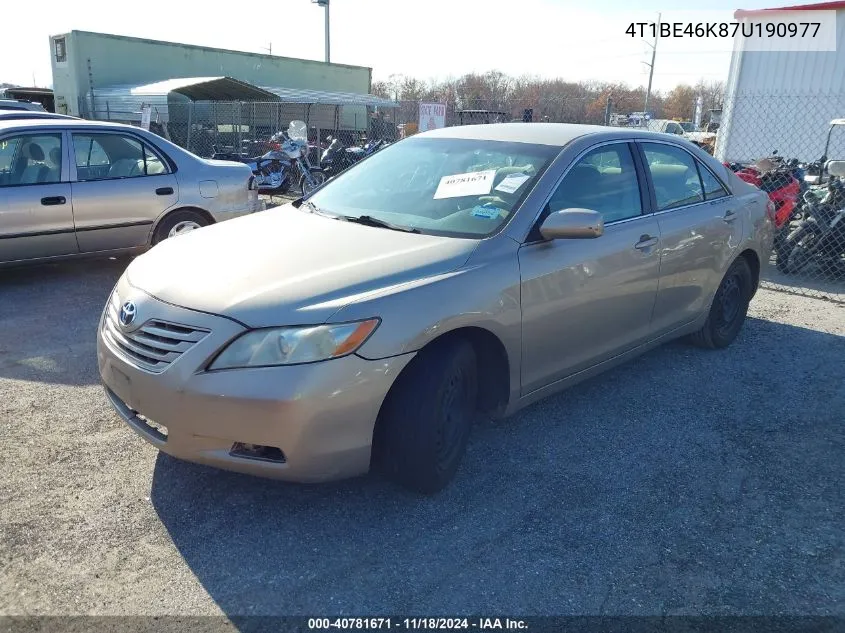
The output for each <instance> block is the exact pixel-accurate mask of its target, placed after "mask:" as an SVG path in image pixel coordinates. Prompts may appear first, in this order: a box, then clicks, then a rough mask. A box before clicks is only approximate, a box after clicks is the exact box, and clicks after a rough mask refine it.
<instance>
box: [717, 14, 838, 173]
mask: <svg viewBox="0 0 845 633" xmlns="http://www.w3.org/2000/svg"><path fill="white" fill-rule="evenodd" d="M784 9H790V10H795V11H802V12H803V13H799V14H784V13H782V11H783V10H784ZM816 11H833V12H835V13H836V33H835V37H836V49H835V51H806V50H777V48H783V42H782V41H781V42H779V43H778V44H777V45H773V50H759V48H760V47H759V46H755V50H743V46H744V44H743V41H742V40H737V41H736V44H735V48H734V52H733V55H732V57H731V65H730V71H729V75H728V81H727V85H726V88H725V100H724V106H723V111H722V118H721V123H720V127H719V132H718V140H717V143H716V150H715V155H716V157H717V158H719V159H721V160H723V161H736V162H745V161H752V160H755V159H757V158H760V157H761V156H766V155H769V154H771V152H772V151H774V150H777V151H778V153H779V154H780V155H781V156H786V157H790V158H792V157H795V158H798V159H799V160H803V161H810V160H816V159H818V158H819V157H820V155H821V153H822V151H823V149H824V144H825V138H826V136H827V131H828V124H829V122H830V121H831V120H832V119H836V118H842V117H845V2H842V1H839V2H823V3H817V4H807V5H799V6H792V7H781V8H780V9H760V10H751V11H742V10H740V11H736V12H735V14H734V17H735V18H736V19H737V20H738V21H747V22H749V23H762V24H764V25H765V23H767V22H771V21H773V20H775V21H783V22H795V21H798V20H801V21H803V20H807V21H809V22H812V21H814V20H813V15H814V12H816ZM802 16H803V17H802ZM834 151H837V152H839V153H841V154H842V157H843V158H845V145H843V146H842V147H838V148H834Z"/></svg>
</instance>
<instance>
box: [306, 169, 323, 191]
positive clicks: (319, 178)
mask: <svg viewBox="0 0 845 633" xmlns="http://www.w3.org/2000/svg"><path fill="white" fill-rule="evenodd" d="M311 177H312V178H313V179H314V183H315V184H314V186H313V187H311V186H309V185H308V182H307V181H306V180H305V176H301V177H300V179H299V192H300V193H301V194H302V195H303V196H307V195H308V194H309V193H311V192H312V191H314V189H316V188H317V187H319V186H320V185H322V184H323V183H324V182H326V174H324V173H323V172H322V171H321V170H319V169H312V170H311Z"/></svg>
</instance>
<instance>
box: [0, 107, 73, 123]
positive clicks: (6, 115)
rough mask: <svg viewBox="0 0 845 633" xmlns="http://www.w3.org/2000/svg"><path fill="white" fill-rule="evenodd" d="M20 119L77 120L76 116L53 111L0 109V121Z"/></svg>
mask: <svg viewBox="0 0 845 633" xmlns="http://www.w3.org/2000/svg"><path fill="white" fill-rule="evenodd" d="M21 119H70V120H72V121H74V120H76V121H78V120H79V119H77V118H76V117H72V116H68V115H66V114H56V113H55V112H43V111H39V110H2V109H0V121H14V120H21Z"/></svg>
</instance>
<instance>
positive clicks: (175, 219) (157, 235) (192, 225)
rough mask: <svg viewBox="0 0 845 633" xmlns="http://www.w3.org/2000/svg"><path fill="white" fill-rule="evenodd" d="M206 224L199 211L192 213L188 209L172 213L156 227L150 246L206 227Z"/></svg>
mask: <svg viewBox="0 0 845 633" xmlns="http://www.w3.org/2000/svg"><path fill="white" fill-rule="evenodd" d="M208 224H209V221H208V218H207V217H205V216H204V215H203V214H202V213H200V212H199V211H192V210H190V209H181V210H180V211H174V212H173V213H171V214H170V215H168V216H166V217H165V218H164V219H163V220H162V221H161V222H160V223H159V225H158V226H157V227H156V230H155V232H154V233H153V240H152V245H153V246H155V245H156V244H158V243H159V242H161V241H163V240H166V239H167V238H168V237H175V236H176V235H177V234H181V233H183V232H184V233H187V232H189V231H193V230H195V229H199V228H202V227H204V226H207V225H208ZM180 227H182V229H180Z"/></svg>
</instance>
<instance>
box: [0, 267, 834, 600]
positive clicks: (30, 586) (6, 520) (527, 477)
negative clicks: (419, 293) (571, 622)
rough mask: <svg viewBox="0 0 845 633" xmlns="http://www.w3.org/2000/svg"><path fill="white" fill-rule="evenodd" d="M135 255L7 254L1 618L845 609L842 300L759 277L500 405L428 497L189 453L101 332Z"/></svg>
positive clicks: (0, 311)
mask: <svg viewBox="0 0 845 633" xmlns="http://www.w3.org/2000/svg"><path fill="white" fill-rule="evenodd" d="M125 264H126V261H125V260H123V261H120V260H118V261H108V260H106V261H92V262H87V263H77V264H72V265H67V264H65V265H61V266H50V267H39V268H30V269H25V270H18V271H6V272H0V463H2V470H3V475H2V485H0V613H2V614H11V615H14V614H20V615H24V614H71V613H74V614H158V615H163V614H197V615H210V614H219V613H225V614H228V615H246V614H289V615H297V614H301V615H320V614H326V613H334V614H338V613H344V614H360V615H386V614H395V613H397V612H408V613H416V614H443V615H447V614H449V615H454V614H479V613H481V614H500V613H501V614H513V615H518V614H560V615H562V614H724V615H729V614H784V613H789V614H817V615H822V614H840V615H841V614H845V550H844V549H843V543H845V537H843V526H844V525H845V503H843V502H845V495H844V494H843V485H842V474H843V466H845V432H843V428H845V427H844V426H843V423H845V414H844V413H843V412H845V362H843V359H845V306H842V305H837V304H834V303H829V302H824V301H820V300H815V299H806V298H802V297H797V296H791V295H787V294H780V293H775V292H771V291H766V290H761V291H760V293H759V294H758V296H757V298H756V299H755V301H754V304H753V306H752V318H750V320H749V322H748V323H747V325H746V327H745V329H744V331H743V333H742V334H741V336H740V338H739V340H738V341H737V342H736V343H735V345H734V346H733V347H731V348H730V349H729V350H726V351H724V352H706V351H702V350H699V349H696V348H693V347H689V346H687V345H686V344H684V343H674V344H671V345H668V346H665V347H663V348H661V349H659V350H656V351H654V352H652V353H650V354H648V355H646V356H644V357H642V358H640V359H639V360H637V361H634V362H633V363H630V364H628V365H627V366H625V367H621V368H619V369H617V370H614V371H612V372H611V373H609V374H606V375H604V376H602V377H599V378H596V379H594V380H591V381H589V382H587V383H584V384H582V385H579V386H577V387H575V388H574V389H573V390H571V391H569V392H566V393H564V394H561V395H559V396H556V397H553V398H551V399H548V400H546V401H544V402H541V403H539V404H537V405H535V406H533V407H531V408H530V409H528V410H526V411H524V412H523V413H521V414H519V415H517V416H514V417H512V418H510V419H508V420H504V421H500V422H497V423H489V422H488V423H484V424H481V425H480V426H479V427H478V428H477V429H476V432H475V434H474V437H473V440H472V443H471V445H470V450H469V454H468V456H467V458H466V460H465V462H464V465H463V467H462V469H461V471H460V473H459V476H458V479H457V481H456V482H455V483H454V484H453V485H452V486H451V487H450V488H448V489H447V490H446V491H445V492H444V493H443V494H441V495H439V496H436V497H433V498H421V497H418V496H414V495H412V494H409V493H406V492H404V491H402V490H400V489H397V488H396V487H394V486H392V485H390V484H388V483H386V482H384V481H381V480H380V479H378V478H375V477H364V478H360V479H356V480H352V481H348V482H342V483H338V484H331V485H320V486H311V487H308V486H295V485H290V484H283V483H279V482H272V481H266V480H260V479H254V478H250V477H245V476H240V475H234V474H230V473H225V472H220V471H216V470H212V469H208V468H204V467H200V466H195V465H191V464H187V463H183V462H179V461H177V460H174V459H172V458H169V457H167V456H163V455H159V454H157V452H156V451H155V450H154V449H153V448H152V447H150V446H149V445H147V444H146V443H144V442H143V441H142V440H141V439H139V438H138V437H137V436H136V435H135V434H134V433H132V432H131V431H130V430H129V429H128V428H127V427H126V426H125V425H124V424H123V423H121V422H120V421H118V419H117V418H116V416H114V415H113V414H112V413H111V411H110V409H109V407H108V406H107V404H106V399H105V397H104V395H103V394H102V391H101V388H100V386H99V384H98V381H97V372H96V359H95V352H94V346H95V345H94V332H95V328H96V323H97V319H98V317H99V313H100V310H101V308H102V306H103V304H104V302H105V300H106V297H107V295H108V293H109V291H110V289H111V287H112V285H113V283H114V282H115V281H116V279H117V278H118V276H119V274H120V273H121V271H122V269H123V267H124V266H125Z"/></svg>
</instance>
